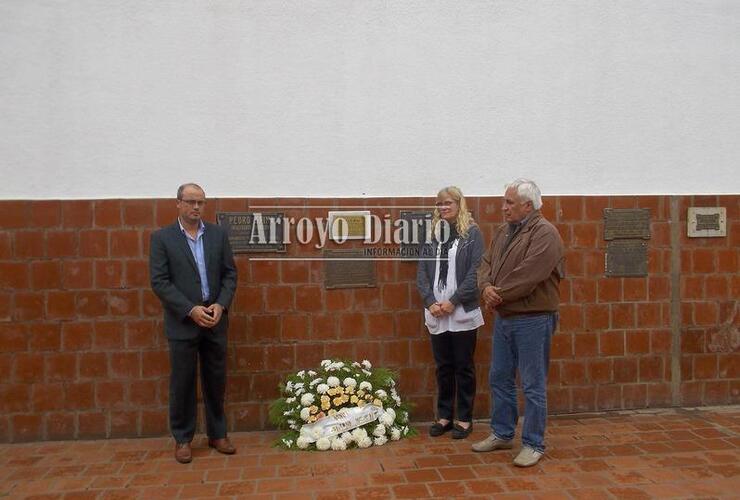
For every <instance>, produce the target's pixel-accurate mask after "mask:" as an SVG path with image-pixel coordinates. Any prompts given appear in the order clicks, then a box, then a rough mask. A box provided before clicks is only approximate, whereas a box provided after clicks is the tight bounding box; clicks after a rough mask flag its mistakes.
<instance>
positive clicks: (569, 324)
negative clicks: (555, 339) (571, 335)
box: [560, 305, 583, 332]
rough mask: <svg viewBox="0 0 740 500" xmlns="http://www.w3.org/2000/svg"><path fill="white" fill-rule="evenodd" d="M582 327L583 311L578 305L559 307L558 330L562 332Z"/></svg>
mask: <svg viewBox="0 0 740 500" xmlns="http://www.w3.org/2000/svg"><path fill="white" fill-rule="evenodd" d="M582 327H583V311H582V308H581V306H580V305H562V306H560V329H561V330H562V331H564V332H567V331H573V330H580V329H581V328H582Z"/></svg>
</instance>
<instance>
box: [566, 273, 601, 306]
mask: <svg viewBox="0 0 740 500" xmlns="http://www.w3.org/2000/svg"><path fill="white" fill-rule="evenodd" d="M570 283H571V290H572V295H573V302H574V303H576V304H584V303H590V302H596V280H593V279H582V278H577V279H573V280H570Z"/></svg>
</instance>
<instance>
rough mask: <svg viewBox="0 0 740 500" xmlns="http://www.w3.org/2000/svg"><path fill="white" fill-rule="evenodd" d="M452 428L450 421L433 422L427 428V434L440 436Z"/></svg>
mask: <svg viewBox="0 0 740 500" xmlns="http://www.w3.org/2000/svg"><path fill="white" fill-rule="evenodd" d="M450 430H452V422H451V421H450V422H447V423H446V424H445V425H442V424H440V423H439V422H434V423H433V424H432V426H431V427H430V428H429V435H430V436H432V437H437V436H441V435H442V434H444V433H445V432H447V431H450Z"/></svg>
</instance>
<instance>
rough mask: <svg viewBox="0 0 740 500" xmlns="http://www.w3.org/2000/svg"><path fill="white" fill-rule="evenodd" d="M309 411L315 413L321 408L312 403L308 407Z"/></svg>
mask: <svg viewBox="0 0 740 500" xmlns="http://www.w3.org/2000/svg"><path fill="white" fill-rule="evenodd" d="M308 411H309V412H311V414H312V415H313V414H315V413H317V412H318V411H319V408H318V407H317V406H316V405H311V406H309V407H308Z"/></svg>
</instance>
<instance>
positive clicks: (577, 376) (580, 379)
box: [560, 360, 586, 385]
mask: <svg viewBox="0 0 740 500" xmlns="http://www.w3.org/2000/svg"><path fill="white" fill-rule="evenodd" d="M585 379H586V363H585V362H583V361H581V360H575V361H563V362H562V365H561V369H560V382H561V384H562V385H583V383H584V382H585Z"/></svg>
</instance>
